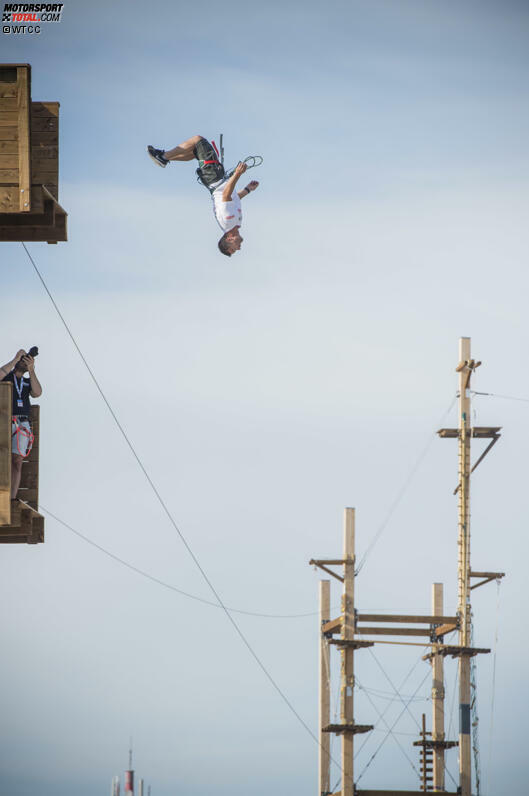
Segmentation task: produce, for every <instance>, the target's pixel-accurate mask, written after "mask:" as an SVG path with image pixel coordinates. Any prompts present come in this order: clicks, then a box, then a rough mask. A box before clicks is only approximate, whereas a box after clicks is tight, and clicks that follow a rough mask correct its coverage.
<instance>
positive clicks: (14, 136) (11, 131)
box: [0, 126, 18, 151]
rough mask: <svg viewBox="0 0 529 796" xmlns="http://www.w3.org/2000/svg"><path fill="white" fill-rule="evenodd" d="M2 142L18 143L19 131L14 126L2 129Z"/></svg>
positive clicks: (0, 131) (0, 132)
mask: <svg viewBox="0 0 529 796" xmlns="http://www.w3.org/2000/svg"><path fill="white" fill-rule="evenodd" d="M0 141H18V129H17V128H16V127H13V126H11V127H9V126H7V127H0ZM17 151H18V149H17Z"/></svg>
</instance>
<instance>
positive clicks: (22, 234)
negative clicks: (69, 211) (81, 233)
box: [0, 216, 67, 243]
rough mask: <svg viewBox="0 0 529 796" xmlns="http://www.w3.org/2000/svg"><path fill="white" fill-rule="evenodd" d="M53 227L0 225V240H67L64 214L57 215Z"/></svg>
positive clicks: (44, 241) (50, 241)
mask: <svg viewBox="0 0 529 796" xmlns="http://www.w3.org/2000/svg"><path fill="white" fill-rule="evenodd" d="M57 219H58V221H57V223H56V224H55V225H54V226H53V227H45V226H41V227H31V226H29V227H26V226H23V227H16V226H11V227H0V241H28V242H39V241H40V242H42V243H55V242H57V241H66V240H67V226H66V216H58V217H57Z"/></svg>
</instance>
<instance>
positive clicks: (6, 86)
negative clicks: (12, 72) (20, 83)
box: [0, 83, 17, 110]
mask: <svg viewBox="0 0 529 796" xmlns="http://www.w3.org/2000/svg"><path fill="white" fill-rule="evenodd" d="M16 96H17V84H16V83H0V99H1V100H4V102H5V101H6V100H8V99H11V98H16ZM4 102H2V104H1V106H0V107H2V108H6V106H5V105H4ZM6 110H8V109H7V108H6Z"/></svg>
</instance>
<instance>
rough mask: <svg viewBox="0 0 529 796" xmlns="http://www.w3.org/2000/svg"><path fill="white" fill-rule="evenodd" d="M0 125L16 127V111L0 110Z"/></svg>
mask: <svg viewBox="0 0 529 796" xmlns="http://www.w3.org/2000/svg"><path fill="white" fill-rule="evenodd" d="M0 127H17V128H18V111H2V110H0Z"/></svg>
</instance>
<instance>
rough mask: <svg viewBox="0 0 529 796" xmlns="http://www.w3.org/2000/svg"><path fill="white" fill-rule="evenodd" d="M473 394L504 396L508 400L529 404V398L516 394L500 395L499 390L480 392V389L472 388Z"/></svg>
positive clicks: (494, 396) (491, 396)
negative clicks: (519, 396)
mask: <svg viewBox="0 0 529 796" xmlns="http://www.w3.org/2000/svg"><path fill="white" fill-rule="evenodd" d="M470 392H471V393H472V395H487V396H489V397H490V398H504V399H505V400H506V401H522V402H523V403H524V404H529V398H518V397H516V396H515V395H500V394H499V393H497V392H478V390H470Z"/></svg>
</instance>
